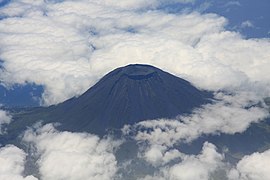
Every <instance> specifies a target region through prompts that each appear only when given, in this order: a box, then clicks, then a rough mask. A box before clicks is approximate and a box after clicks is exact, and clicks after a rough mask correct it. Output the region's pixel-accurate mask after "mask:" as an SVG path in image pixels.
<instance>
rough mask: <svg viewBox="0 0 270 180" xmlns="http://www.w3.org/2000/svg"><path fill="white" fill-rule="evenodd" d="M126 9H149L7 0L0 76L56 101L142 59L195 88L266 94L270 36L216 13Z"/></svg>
mask: <svg viewBox="0 0 270 180" xmlns="http://www.w3.org/2000/svg"><path fill="white" fill-rule="evenodd" d="M181 2H188V1H181ZM147 3H148V1H147ZM155 3H157V4H159V3H165V1H164V2H163V1H157V0H151V3H150V6H153V5H154V4H155ZM115 4H118V5H119V7H120V8H119V7H116V5H115ZM118 5H117V6H118ZM131 7H138V8H142V7H144V8H146V9H147V8H150V7H149V6H148V5H147V4H145V2H142V1H121V3H113V1H112V0H104V1H84V0H81V1H61V2H57V3H53V1H12V2H11V3H9V5H7V6H4V7H2V8H1V9H0V13H1V14H2V15H4V16H6V17H7V18H5V19H2V20H1V21H0V37H1V42H0V49H1V53H0V58H1V59H2V60H3V61H4V64H3V66H4V67H5V69H6V71H3V72H1V80H2V81H3V82H5V83H6V84H14V83H20V84H23V83H25V82H34V83H36V84H42V85H44V86H45V92H44V94H43V101H44V104H54V103H58V102H61V101H63V100H66V99H68V98H70V97H72V96H74V95H79V94H81V93H82V92H84V91H85V90H86V89H88V88H89V86H91V85H93V84H94V82H96V81H97V80H98V79H99V78H100V77H101V76H103V75H104V74H105V73H107V72H109V71H111V70H113V69H114V68H116V67H119V66H123V65H126V64H130V63H144V64H152V65H155V66H158V67H160V68H162V69H164V70H166V71H169V72H171V73H173V74H175V75H177V76H180V77H184V78H186V79H187V80H189V81H191V82H192V83H193V84H195V85H196V86H198V87H200V88H204V89H208V90H220V89H226V90H230V91H234V90H235V89H238V90H239V89H247V88H248V89H251V91H258V88H260V89H261V90H262V91H263V93H264V94H263V95H264V96H267V95H268V96H269V95H270V88H269V82H270V79H269V76H268V68H267V67H269V65H270V61H269V59H270V58H269V53H268V52H269V51H270V46H269V40H268V39H248V40H247V39H244V38H243V37H241V35H240V34H237V33H235V32H230V31H226V30H225V26H226V23H227V21H226V19H225V18H223V17H221V16H218V15H215V14H199V13H189V14H166V13H165V12H162V11H157V10H153V11H147V10H146V11H143V12H142V11H137V10H134V9H133V8H131Z"/></svg>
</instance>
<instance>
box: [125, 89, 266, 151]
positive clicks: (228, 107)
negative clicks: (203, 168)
mask: <svg viewBox="0 0 270 180" xmlns="http://www.w3.org/2000/svg"><path fill="white" fill-rule="evenodd" d="M252 96H253V97H252ZM216 98H217V99H218V100H217V101H216V102H214V103H213V104H206V105H203V106H202V107H201V108H198V109H195V110H194V111H193V112H192V113H191V114H190V115H182V116H179V117H178V118H177V119H175V120H173V119H159V120H148V121H142V122H139V123H137V124H135V125H134V126H129V125H127V126H125V127H124V128H123V129H122V130H123V132H124V133H125V134H135V139H136V140H137V141H148V142H149V143H150V144H159V145H166V146H173V145H174V144H176V143H179V142H190V141H192V140H194V139H196V138H198V137H199V136H201V135H203V134H218V133H226V134H234V133H237V132H238V133H241V132H244V131H245V130H246V129H247V128H248V127H249V126H250V124H251V123H256V122H259V121H260V120H264V119H265V118H267V117H268V116H269V112H268V110H267V109H265V108H263V107H260V106H259V105H258V103H259V102H258V101H257V97H256V96H254V95H253V94H250V93H242V94H237V95H235V96H234V95H226V94H223V93H218V94H216ZM251 99H253V100H251Z"/></svg>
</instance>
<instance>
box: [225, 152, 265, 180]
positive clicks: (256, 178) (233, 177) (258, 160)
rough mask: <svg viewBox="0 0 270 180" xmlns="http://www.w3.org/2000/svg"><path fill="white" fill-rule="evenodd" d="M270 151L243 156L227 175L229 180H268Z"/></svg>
mask: <svg viewBox="0 0 270 180" xmlns="http://www.w3.org/2000/svg"><path fill="white" fill-rule="evenodd" d="M269 162H270V150H267V151H264V152H262V153H259V152H256V153H253V154H251V155H247V156H244V157H243V158H242V159H241V160H240V161H239V162H238V163H237V166H236V168H234V169H232V170H231V171H230V173H229V179H230V180H267V179H270V167H269Z"/></svg>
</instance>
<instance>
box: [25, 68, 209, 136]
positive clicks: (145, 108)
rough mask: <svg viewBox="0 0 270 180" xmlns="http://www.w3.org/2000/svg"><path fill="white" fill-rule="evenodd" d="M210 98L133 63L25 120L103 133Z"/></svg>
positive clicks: (189, 107)
mask: <svg viewBox="0 0 270 180" xmlns="http://www.w3.org/2000/svg"><path fill="white" fill-rule="evenodd" d="M209 97H211V94H210V93H208V92H204V91H200V90H198V89H197V88H195V87H194V86H192V85H191V84H190V83H189V82H187V81H185V80H183V79H181V78H178V77H176V76H173V75H171V74H169V73H167V72H164V71H162V70H160V69H158V68H155V67H153V66H149V65H139V64H134V65H128V66H125V67H121V68H118V69H115V70H114V71H112V72H110V73H108V74H107V75H105V76H104V77H103V78H102V79H101V80H100V81H99V82H98V83H96V84H95V85H94V86H93V87H91V88H90V89H89V90H87V91H86V92H85V93H84V94H82V95H81V96H80V97H78V98H72V99H70V100H67V101H65V102H63V103H61V104H58V105H55V106H50V107H48V108H41V109H38V110H35V111H33V112H32V113H29V114H28V115H31V118H28V119H33V118H36V119H35V121H36V120H38V119H41V120H43V121H44V122H45V123H48V122H60V123H61V126H60V127H59V128H60V129H62V130H69V131H87V132H92V133H98V134H103V133H104V132H105V130H106V129H108V128H109V129H111V128H113V129H115V128H116V129H119V128H121V127H122V126H123V125H125V124H133V123H135V122H138V121H142V120H147V119H156V118H173V117H175V116H177V115H179V114H183V113H188V112H190V111H191V110H192V109H193V108H195V107H198V106H200V105H202V104H203V103H206V102H209V99H208V98H209ZM26 116H27V114H26ZM24 119H25V118H24Z"/></svg>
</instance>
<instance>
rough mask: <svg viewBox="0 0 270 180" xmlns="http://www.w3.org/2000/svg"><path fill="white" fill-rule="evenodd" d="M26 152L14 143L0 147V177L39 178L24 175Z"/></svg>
mask: <svg viewBox="0 0 270 180" xmlns="http://www.w3.org/2000/svg"><path fill="white" fill-rule="evenodd" d="M25 158H26V153H25V152H24V151H23V150H21V149H19V148H18V147H16V146H14V145H6V146H4V147H1V148H0V164H1V166H0V179H2V180H6V179H8V180H37V179H36V178H35V177H34V176H26V177H23V176H22V173H23V170H24V165H25Z"/></svg>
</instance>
